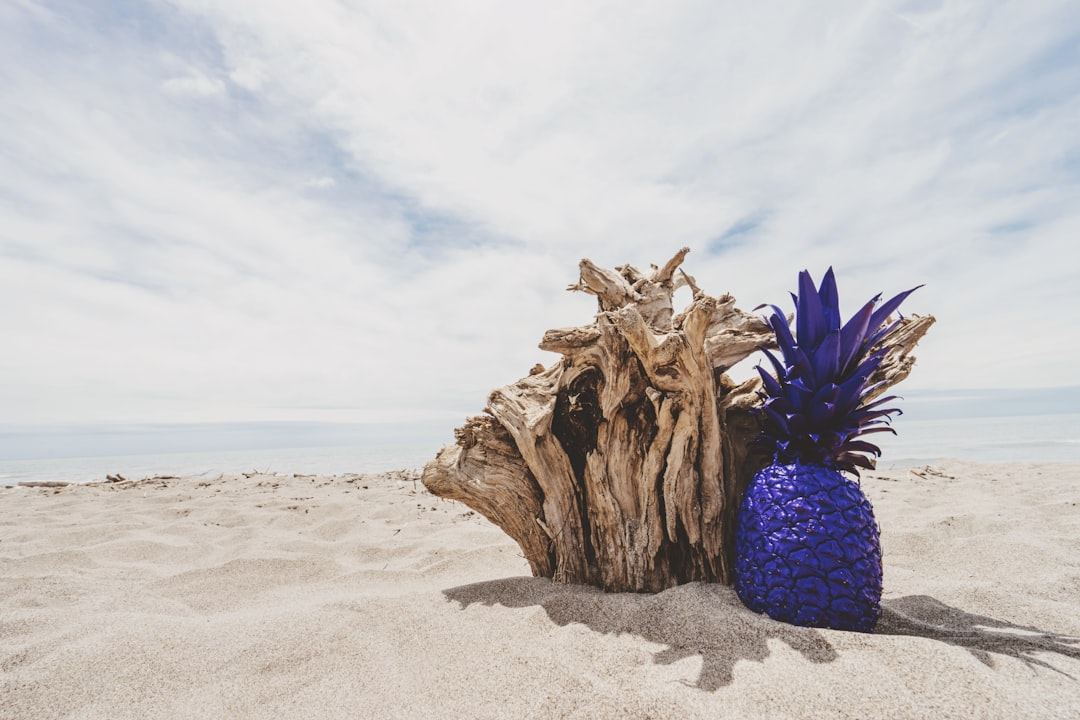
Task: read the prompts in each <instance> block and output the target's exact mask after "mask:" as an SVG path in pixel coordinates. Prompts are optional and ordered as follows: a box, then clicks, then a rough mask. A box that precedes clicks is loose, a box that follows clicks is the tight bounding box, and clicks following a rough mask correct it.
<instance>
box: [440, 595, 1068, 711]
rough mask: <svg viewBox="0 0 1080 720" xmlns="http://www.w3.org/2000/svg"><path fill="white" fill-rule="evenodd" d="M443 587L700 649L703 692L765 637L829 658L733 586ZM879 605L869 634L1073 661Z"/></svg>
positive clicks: (763, 648)
mask: <svg viewBox="0 0 1080 720" xmlns="http://www.w3.org/2000/svg"><path fill="white" fill-rule="evenodd" d="M443 594H444V595H445V596H446V597H447V598H448V599H449V600H452V601H454V602H457V603H460V604H461V606H462V608H467V607H469V606H470V605H473V604H477V603H479V604H482V605H488V606H491V605H502V606H504V607H509V608H525V607H542V608H543V609H544V611H545V612H546V613H547V615H548V617H549V618H550V619H551V621H552V622H554V623H555V624H557V625H559V626H567V625H570V624H572V623H580V624H582V625H585V626H586V627H588V628H590V629H592V630H594V631H596V632H599V633H604V634H614V635H621V634H624V633H628V634H631V635H634V636H637V637H640V638H643V639H644V640H647V641H649V642H652V643H656V644H659V645H663V646H664V649H662V650H660V651H659V652H657V653H655V654H654V655H653V662H655V663H657V664H661V665H669V664H672V663H675V662H678V661H680V660H683V659H685V658H687V657H692V656H694V655H700V656H701V659H702V665H701V673H700V675H699V676H698V678H697V680H696V682H694V683H691V684H692V686H693V687H696V688H699V689H701V690H706V691H712V690H717V689H719V688H721V687H723V686H725V685H729V684H730V683H731V682H732V679H733V675H732V673H733V670H734V667H735V663H737V662H738V661H739V660H752V661H756V662H762V661H763V660H765V658H767V657H768V656H769V646H768V641H769V640H771V639H774V638H775V639H777V640H780V641H782V642H784V643H786V644H787V645H788V646H789V647H791V648H792V649H793V650H796V651H797V652H799V653H801V654H802V656H803V657H804V658H806V659H807V660H809V661H810V662H813V663H827V662H832V661H833V660H836V659H837V657H839V656H838V654H837V651H836V650H835V649H834V648H833V646H832V645H831V644H830V643H829V642H828V641H827V640H826V639H825V635H824V634H823V633H822V632H821V631H819V630H815V629H813V628H802V627H795V626H793V625H788V624H785V623H780V622H775V621H773V620H770V619H769V618H767V617H764V616H762V615H757V614H755V613H753V612H751V611H750V610H747V609H746V608H745V607H743V605H742V603H741V602H740V601H739V599H738V597H737V596H736V595H735V591H734V590H733V589H732V588H730V587H727V586H724V585H710V584H702V583H690V584H688V585H681V586H679V587H675V588H671V589H670V590H667V591H665V592H662V593H659V594H656V595H647V594H621V593H603V592H601V591H600V590H598V589H596V588H592V587H586V586H581V585H562V584H557V583H553V582H551V581H550V580H548V579H546V578H529V577H515V578H506V579H502V580H492V581H489V582H482V583H475V584H472V585H462V586H460V587H455V588H450V589H448V590H444V591H443ZM882 606H883V615H882V618H881V621H880V622H879V624H878V628H877V630H876V633H877V634H879V635H908V636H917V637H924V638H930V639H932V640H938V641H941V642H945V643H949V644H952V645H958V646H960V647H963V648H966V649H967V650H969V651H970V652H971V653H972V654H973V655H974V656H975V657H976V658H978V659H979V660H980V661H982V662H984V663H986V664H987V665H991V666H992V665H993V660H992V654H994V653H997V654H1001V655H1007V656H1010V657H1015V658H1020V659H1022V660H1023V661H1025V662H1027V663H1029V664H1032V665H1038V666H1040V667H1046V668H1050V669H1052V670H1055V671H1056V672H1062V671H1060V670H1058V669H1057V668H1054V667H1053V666H1051V665H1050V664H1048V663H1047V662H1045V661H1044V660H1040V659H1039V658H1037V657H1036V656H1035V654H1036V653H1043V652H1051V653H1058V654H1060V655H1065V656H1067V657H1070V658H1078V659H1080V647H1078V646H1077V643H1078V639H1077V638H1070V637H1066V636H1062V635H1055V634H1053V633H1047V632H1043V631H1040V630H1037V629H1035V628H1029V627H1021V626H1018V625H1011V624H1009V623H1005V622H1002V621H999V620H994V619H993V618H987V617H982V616H978V615H971V614H969V613H965V612H963V611H961V610H957V609H956V608H952V607H949V606H948V605H945V604H944V603H941V602H939V601H937V600H935V599H934V598H931V597H928V596H923V595H916V596H910V597H904V598H899V599H895V600H887V601H885V602H883V603H882ZM1063 674H1065V673H1063Z"/></svg>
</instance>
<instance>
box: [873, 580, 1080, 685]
mask: <svg viewBox="0 0 1080 720" xmlns="http://www.w3.org/2000/svg"><path fill="white" fill-rule="evenodd" d="M881 609H882V614H881V619H880V620H879V621H878V624H877V628H875V630H874V632H875V633H876V634H878V635H908V636H914V637H924V638H929V639H931V640H937V641H940V642H944V643H948V644H949V645H955V646H957V647H962V648H964V649H965V650H967V651H968V652H970V653H971V654H972V655H973V656H974V657H975V658H976V659H977V660H979V662H981V663H983V664H984V665H986V666H987V667H994V655H1003V656H1007V657H1013V658H1017V659H1018V660H1022V661H1023V662H1024V663H1026V664H1028V665H1031V666H1036V667H1042V668H1047V669H1049V670H1053V671H1054V672H1058V673H1061V674H1062V675H1065V676H1066V677H1069V678H1072V679H1074V680H1075V679H1076V678H1074V677H1073V676H1072V675H1070V674H1069V673H1067V672H1064V671H1063V670H1061V669H1059V668H1056V667H1054V666H1053V665H1051V664H1050V663H1048V662H1047V661H1046V660H1045V659H1043V658H1040V657H1039V655H1040V654H1041V655H1045V654H1048V653H1052V654H1056V655H1061V656H1063V657H1067V658H1072V659H1074V660H1080V637H1072V636H1069V635H1061V634H1058V633H1053V632H1047V631H1045V630H1040V629H1039V628H1036V627H1032V626H1029V625H1015V624H1013V623H1008V622H1005V621H1003V620H997V619H995V618H992V617H987V616H985V615H976V614H974V613H969V612H964V611H963V610H960V609H958V608H955V607H952V606H950V605H946V604H945V603H943V602H941V601H940V600H938V599H936V598H933V597H930V596H929V595H908V596H907V597H902V598H895V599H891V600H884V601H883V602H882V603H881Z"/></svg>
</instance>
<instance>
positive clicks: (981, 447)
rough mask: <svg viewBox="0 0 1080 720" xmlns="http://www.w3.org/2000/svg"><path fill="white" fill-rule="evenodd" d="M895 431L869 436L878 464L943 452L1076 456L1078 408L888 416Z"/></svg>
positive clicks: (998, 458) (922, 460) (981, 456)
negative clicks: (966, 415)
mask: <svg viewBox="0 0 1080 720" xmlns="http://www.w3.org/2000/svg"><path fill="white" fill-rule="evenodd" d="M893 427H894V429H895V430H896V432H897V434H896V435H895V436H893V435H890V434H888V433H878V434H877V435H874V436H871V441H872V442H875V443H877V444H878V445H879V446H880V447H881V450H882V455H881V458H880V459H879V460H878V467H880V468H883V469H886V468H891V467H898V468H903V467H918V466H921V465H927V464H932V463H934V462H936V461H938V460H941V459H942V458H959V459H962V460H978V461H980V462H1080V414H1078V413H1058V414H1052V415H1013V416H1007V417H969V418H963V417H959V418H949V419H936V420H908V419H907V418H906V417H904V416H900V417H898V418H896V419H895V420H894V421H893Z"/></svg>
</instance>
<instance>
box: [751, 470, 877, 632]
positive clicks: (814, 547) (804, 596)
mask: <svg viewBox="0 0 1080 720" xmlns="http://www.w3.org/2000/svg"><path fill="white" fill-rule="evenodd" d="M735 556H736V565H735V575H736V581H735V590H736V592H737V593H738V595H739V598H740V599H741V600H742V601H743V603H744V604H745V605H746V606H747V607H748V608H750V609H751V610H754V611H755V612H763V613H767V614H768V615H769V616H770V617H772V618H773V619H775V620H780V621H783V622H788V623H792V624H794V625H801V626H805V627H828V628H833V629H837V630H855V631H860V632H870V631H872V630H873V628H874V625H875V624H876V623H877V619H878V616H879V615H880V605H879V603H880V600H881V544H880V541H879V531H878V526H877V522H876V521H875V520H874V514H873V509H872V508H871V506H870V501H869V500H867V499H866V496H865V495H864V494H863V492H862V490H861V489H860V488H859V486H858V485H857V484H856V483H854V482H853V481H851V480H849V479H848V478H846V477H844V475H843V474H841V473H840V472H839V471H838V470H836V469H833V468H829V467H824V466H822V465H816V464H804V463H800V462H795V463H791V464H773V465H769V466H768V467H766V468H764V469H762V470H760V471H759V472H758V473H757V474H756V475H755V476H754V479H753V480H752V481H751V483H750V485H749V487H747V490H746V494H745V495H744V496H743V500H742V503H741V505H740V508H739V513H738V521H737V524H736V528H735Z"/></svg>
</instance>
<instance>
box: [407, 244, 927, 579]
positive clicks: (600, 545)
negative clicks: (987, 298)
mask: <svg viewBox="0 0 1080 720" xmlns="http://www.w3.org/2000/svg"><path fill="white" fill-rule="evenodd" d="M687 252H688V249H686V248H683V249H682V250H680V251H679V252H678V253H677V254H676V255H675V256H674V257H673V258H671V260H669V261H668V262H667V263H666V264H665V265H664V266H663V267H660V268H656V267H655V266H654V267H653V268H652V270H651V272H649V273H642V272H640V271H638V270H637V269H636V268H634V267H631V266H629V265H627V266H623V267H618V268H616V269H615V270H606V269H603V268H599V267H597V266H596V265H594V264H593V263H592V262H590V261H589V260H582V261H581V265H580V271H581V277H580V281H579V282H578V283H576V284H575V285H572V286H570V288H569V289H570V290H576V291H581V292H587V293H590V294H592V295H595V296H596V297H597V299H598V302H599V312H598V313H597V315H596V318H595V320H594V322H593V323H592V324H590V325H586V326H584V327H576V328H566V329H559V330H549V331H548V332H547V333H546V334H545V335H544V338H543V340H542V341H541V343H540V347H541V348H542V349H544V350H551V351H553V352H557V353H560V354H561V355H562V359H561V360H560V361H558V362H556V363H554V364H553V365H552V366H551V367H548V368H546V369H545V368H544V367H542V366H540V365H537V366H536V367H534V368H533V370H532V372H531V373H530V374H529V376H528V377H525V378H522V379H521V380H519V381H517V382H516V383H514V384H513V385H510V386H507V387H503V388H499V389H497V390H495V391H494V392H492V393H491V395H490V396H489V398H488V404H487V407H486V408H484V412H485V413H486V414H485V415H480V416H477V417H472V418H468V419H467V420H466V422H465V425H464V426H463V427H461V428H459V429H458V430H457V431H455V436H456V439H457V442H456V444H454V445H450V446H447V447H445V448H443V449H442V450H441V451H440V452H439V454H438V456H437V457H436V458H435V459H434V460H432V461H431V462H429V463H428V464H427V466H426V467H425V468H424V473H423V482H424V485H425V486H426V487H427V488H428V489H429V490H430V491H431V492H433V493H434V494H436V495H439V496H442V497H446V498H452V499H455V500H460V501H461V502H463V503H465V504H466V505H468V506H469V507H471V508H473V509H475V510H476V511H478V512H480V513H481V514H483V515H484V516H485V517H487V518H488V519H489V520H491V521H492V522H494V523H495V524H496V525H498V526H499V527H500V528H502V529H503V530H504V531H505V532H506V533H507V534H508V535H510V536H511V537H512V538H513V539H514V540H516V541H517V543H518V544H519V545H520V546H521V549H522V552H523V553H524V555H525V557H526V558H527V559H528V561H529V564H530V566H531V568H532V571H533V574H534V575H537V576H543V577H551V578H554V579H555V580H557V581H562V582H569V583H581V584H590V585H596V586H599V587H601V588H603V589H605V590H608V591H624V592H626V591H629V592H642V591H646V592H657V591H660V590H663V589H665V588H668V587H671V586H674V585H678V584H680V583H685V582H691V581H694V580H701V581H706V582H725V583H726V582H730V580H731V567H732V562H733V561H732V558H731V548H732V545H733V542H732V540H731V538H732V534H733V531H734V517H735V510H736V508H737V507H738V502H739V499H740V498H741V496H742V492H743V490H744V489H745V487H746V485H747V483H748V482H749V479H750V478H751V476H752V475H753V473H754V472H755V471H756V470H757V469H758V468H759V467H761V466H762V465H763V464H764V461H765V460H766V459H765V458H761V457H757V456H756V455H755V453H754V451H753V449H752V446H751V441H752V440H753V439H754V438H755V437H756V436H757V434H758V432H759V430H760V428H759V425H758V421H757V416H756V415H755V414H754V413H753V412H752V408H753V407H754V405H755V404H756V403H757V390H758V389H759V387H760V380H759V379H757V378H754V379H752V380H749V381H747V382H745V383H742V384H740V385H736V384H735V383H733V382H732V381H731V380H730V378H729V377H728V376H727V375H726V374H725V371H726V370H727V369H728V368H730V367H731V366H732V365H734V364H735V363H737V362H739V361H740V360H742V359H744V358H746V357H748V356H749V355H750V354H752V353H753V352H755V351H756V350H757V349H759V348H760V347H763V346H766V347H774V345H773V342H772V332H771V330H770V329H769V327H768V326H767V325H766V323H765V321H764V320H763V319H762V318H760V317H758V316H756V315H751V314H748V313H745V312H743V311H741V310H739V309H738V308H736V307H735V300H734V298H732V297H731V296H730V295H723V296H721V297H711V296H709V295H706V294H705V293H703V292H702V291H701V290H700V289H699V288H698V287H697V284H696V283H695V281H694V279H693V278H692V277H690V276H689V275H687V274H686V273H685V272H683V271H682V270H679V266H680V265H681V264H682V261H683V259H684V257H685V256H686V253H687ZM683 286H689V287H690V289H691V290H692V292H693V300H692V301H691V302H690V305H689V307H687V308H686V310H685V311H684V312H682V313H680V314H678V315H676V314H674V311H673V308H672V295H673V293H674V292H675V290H677V289H678V288H680V287H683ZM933 322H934V319H933V317H931V316H927V317H915V316H913V317H910V318H906V319H905V320H903V322H901V323H900V325H899V326H898V327H897V328H896V329H895V330H894V331H893V332H892V333H890V335H889V337H888V338H886V339H885V342H888V343H890V344H893V345H894V346H895V348H894V350H893V351H892V352H891V354H890V356H889V357H888V358H887V359H886V361H885V362H884V363H883V364H882V367H881V370H880V371H879V376H880V377H879V378H877V380H881V381H884V384H882V385H881V386H880V387H879V388H878V393H880V392H884V390H885V389H886V388H887V387H888V386H890V385H892V384H895V383H897V382H899V381H900V380H902V379H903V378H904V377H906V376H907V374H908V373H909V372H910V370H911V367H912V365H913V364H914V358H913V357H911V356H910V355H909V354H908V352H909V351H910V350H911V349H912V348H913V347H914V346H915V344H916V342H918V340H919V339H920V338H921V337H922V336H923V335H924V334H925V333H926V331H927V329H929V327H930V325H931V324H933Z"/></svg>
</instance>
